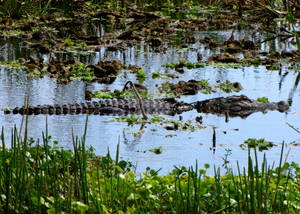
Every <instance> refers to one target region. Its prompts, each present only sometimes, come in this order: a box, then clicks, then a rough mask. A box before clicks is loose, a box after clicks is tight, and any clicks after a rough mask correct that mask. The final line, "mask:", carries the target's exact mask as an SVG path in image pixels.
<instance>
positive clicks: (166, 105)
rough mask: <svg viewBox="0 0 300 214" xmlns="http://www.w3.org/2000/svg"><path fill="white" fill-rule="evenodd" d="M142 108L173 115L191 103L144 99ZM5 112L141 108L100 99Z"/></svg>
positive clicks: (95, 111)
mask: <svg viewBox="0 0 300 214" xmlns="http://www.w3.org/2000/svg"><path fill="white" fill-rule="evenodd" d="M143 105H144V110H145V113H147V114H166V115H175V114H180V113H182V112H183V111H190V110H192V109H193V105H191V104H187V103H183V102H178V101H176V100H175V99H174V98H163V99H144V100H143ZM4 112H5V113H6V114H10V113H13V114H28V115H32V114H35V115H38V114H50V115H52V114H57V115H60V114H80V113H81V114H85V113H89V114H100V115H106V114H112V115H123V114H124V115H126V114H131V113H134V114H140V113H141V109H140V105H139V103H138V101H136V100H133V99H102V100H100V101H98V102H96V101H93V102H85V103H74V104H61V105H59V104H54V105H37V106H29V107H28V109H27V108H24V106H22V107H16V108H14V109H12V110H10V109H5V110H4Z"/></svg>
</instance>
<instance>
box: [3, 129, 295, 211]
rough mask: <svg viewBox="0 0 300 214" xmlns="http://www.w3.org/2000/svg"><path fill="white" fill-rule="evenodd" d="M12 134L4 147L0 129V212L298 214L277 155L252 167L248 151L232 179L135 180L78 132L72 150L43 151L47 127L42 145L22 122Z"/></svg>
mask: <svg viewBox="0 0 300 214" xmlns="http://www.w3.org/2000/svg"><path fill="white" fill-rule="evenodd" d="M12 131H13V134H12V136H11V148H10V149H8V148H6V143H5V140H4V139H5V138H4V129H3V128H2V135H1V136H2V147H1V150H0V213H299V212H300V168H299V166H298V164H295V163H291V164H288V163H283V162H282V159H283V158H282V153H283V151H282V153H281V157H280V163H279V166H278V167H277V168H275V167H274V166H268V165H267V162H266V159H265V158H264V159H263V163H262V165H261V166H260V167H258V164H257V159H256V152H255V158H254V160H252V159H251V157H250V155H249V156H248V168H247V169H245V168H243V169H240V167H239V165H238V164H237V169H238V170H237V174H236V175H234V174H233V172H232V170H230V169H228V168H227V174H225V175H220V172H219V169H217V168H215V176H208V175H206V170H205V169H200V170H199V169H198V166H197V163H196V167H195V168H193V167H189V168H185V167H181V168H177V167H175V168H174V170H173V171H172V172H171V173H169V174H167V175H165V176H159V175H158V174H157V172H155V171H154V170H150V169H149V170H147V171H146V172H145V173H143V175H142V176H141V177H137V176H136V175H135V174H134V173H133V170H134V167H133V166H132V165H131V164H130V163H129V162H125V161H119V160H118V159H119V155H118V153H119V151H118V150H119V149H118V148H117V154H116V157H115V160H112V158H111V156H110V155H109V153H108V154H107V155H106V156H104V157H100V156H96V155H95V154H94V153H93V151H92V150H91V149H89V150H87V149H86V146H85V135H86V129H85V132H84V135H83V137H82V138H78V137H75V136H74V134H73V147H74V150H73V151H71V150H65V149H62V148H60V147H58V146H57V143H55V142H54V143H51V146H50V141H51V137H49V136H48V132H47V128H46V132H45V133H43V139H42V142H40V141H39V140H36V141H33V140H29V139H28V138H27V125H25V132H24V137H21V135H20V133H21V132H18V130H17V129H16V128H15V129H14V130H12ZM33 143H35V145H34V146H30V145H31V144H33ZM282 148H283V147H282ZM249 154H250V153H249ZM254 164H255V165H254ZM208 167H209V166H208V165H206V168H208Z"/></svg>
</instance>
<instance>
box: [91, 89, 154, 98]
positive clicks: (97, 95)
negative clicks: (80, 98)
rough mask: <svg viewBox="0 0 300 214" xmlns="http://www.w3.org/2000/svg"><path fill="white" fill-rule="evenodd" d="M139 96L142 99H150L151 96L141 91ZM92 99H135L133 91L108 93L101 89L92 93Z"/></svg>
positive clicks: (106, 90)
mask: <svg viewBox="0 0 300 214" xmlns="http://www.w3.org/2000/svg"><path fill="white" fill-rule="evenodd" d="M139 94H140V95H141V96H142V98H152V97H153V96H154V95H153V94H148V93H147V91H145V90H142V91H140V92H139ZM92 97H94V98H98V99H128V98H133V99H134V98H136V94H135V92H134V91H128V90H125V91H120V90H114V91H113V92H112V91H109V90H108V89H103V90H100V91H96V92H94V93H92Z"/></svg>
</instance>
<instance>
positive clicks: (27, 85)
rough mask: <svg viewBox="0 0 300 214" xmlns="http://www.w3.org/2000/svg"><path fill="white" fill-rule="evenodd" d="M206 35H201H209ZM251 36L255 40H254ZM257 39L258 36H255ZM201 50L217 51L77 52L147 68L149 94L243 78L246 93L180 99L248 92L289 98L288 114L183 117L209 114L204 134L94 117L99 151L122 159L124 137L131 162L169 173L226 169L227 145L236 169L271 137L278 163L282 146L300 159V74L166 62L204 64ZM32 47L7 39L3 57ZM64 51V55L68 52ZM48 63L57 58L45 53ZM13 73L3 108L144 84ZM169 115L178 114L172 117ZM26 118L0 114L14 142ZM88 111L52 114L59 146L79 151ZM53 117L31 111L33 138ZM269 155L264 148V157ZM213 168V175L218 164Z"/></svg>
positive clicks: (0, 86)
mask: <svg viewBox="0 0 300 214" xmlns="http://www.w3.org/2000/svg"><path fill="white" fill-rule="evenodd" d="M209 33H210V34H215V35H218V38H219V39H220V40H227V39H228V38H229V37H230V36H231V31H230V32H229V31H221V32H209ZM250 35H253V33H249V32H237V33H236V35H235V38H236V39H242V38H245V37H247V36H249V37H250ZM201 36H204V35H198V37H201ZM248 39H250V38H248ZM252 39H253V38H252ZM261 49H262V50H269V49H276V50H283V49H286V50H290V49H295V47H293V46H291V45H288V44H282V43H279V42H276V41H273V42H272V43H268V44H265V45H262V46H261ZM197 52H200V53H201V54H202V55H203V57H204V58H207V57H208V56H210V55H212V54H213V53H215V52H211V51H210V50H208V49H205V48H204V47H202V46H201V45H200V44H198V43H196V44H193V45H191V46H189V47H188V48H184V49H179V48H174V47H173V48H171V47H169V48H168V50H167V51H166V53H152V52H151V49H150V48H149V47H148V46H146V45H144V44H143V43H141V44H138V45H136V46H133V47H131V48H129V49H127V50H125V51H122V52H120V51H117V52H110V51H106V49H105V48H103V49H101V50H100V51H98V52H95V53H92V54H88V55H86V56H75V58H77V59H80V60H81V61H82V62H86V63H90V64H95V63H97V62H98V61H99V60H102V59H105V60H112V59H120V60H121V62H122V63H124V64H126V65H129V64H132V65H138V66H142V68H143V70H144V71H145V73H146V80H145V82H144V83H143V84H144V85H145V86H146V87H147V88H148V91H149V92H152V93H155V92H158V86H160V85H161V84H162V83H164V82H172V83H177V82H178V81H179V80H185V81H187V80H190V79H195V80H202V79H206V80H208V81H209V83H211V84H215V83H216V81H221V82H224V81H226V80H230V81H231V82H240V83H241V85H242V86H243V90H242V91H241V92H239V93H235V92H232V93H225V92H223V91H221V90H218V89H217V92H216V93H212V94H203V93H200V92H199V93H198V94H196V95H194V96H182V97H181V98H180V99H181V100H183V101H186V102H193V101H197V100H204V99H208V98H214V97H220V96H230V95H239V94H245V95H247V96H248V97H249V98H251V99H256V98H258V97H262V96H265V97H267V98H268V99H269V101H280V100H285V101H287V100H289V102H290V104H291V106H290V109H289V111H288V112H286V113H280V112H277V111H269V112H267V113H261V112H258V113H254V114H251V115H250V116H249V117H247V118H244V119H243V118H237V117H235V118H229V121H228V122H226V121H225V117H224V116H218V115H212V114H199V113H197V112H196V111H191V112H186V113H183V114H181V116H182V118H183V119H182V120H184V121H188V120H190V121H192V123H193V124H196V122H195V117H196V116H200V115H202V117H203V128H201V129H198V130H196V131H193V132H192V131H172V130H166V129H164V128H163V127H162V126H160V125H159V124H146V126H145V127H144V131H143V132H142V133H141V134H140V135H135V134H134V133H136V132H138V131H139V129H140V126H141V125H133V126H129V125H128V124H127V123H125V122H115V121H112V120H113V119H114V118H116V116H99V115H90V116H89V118H88V131H87V145H89V146H92V147H93V148H94V149H95V152H96V154H99V155H104V154H106V153H107V149H108V147H109V150H110V153H111V154H112V156H114V154H115V152H116V148H117V144H118V142H120V158H121V159H123V160H126V161H131V162H132V163H134V164H136V165H137V170H138V172H142V171H144V170H145V168H146V167H147V166H149V167H151V168H152V169H156V170H158V169H160V168H162V170H161V173H167V172H170V171H171V169H172V168H173V166H174V165H176V166H190V165H194V164H195V160H197V161H198V165H199V166H200V167H201V168H202V167H203V165H204V164H205V163H209V164H210V165H211V166H212V165H213V164H215V165H216V166H222V164H223V162H224V161H223V158H224V157H225V154H226V149H231V152H232V154H231V155H230V156H229V157H228V160H229V161H230V164H232V165H233V166H235V164H236V161H239V164H240V166H246V164H247V150H245V149H242V148H241V147H240V145H241V144H242V143H243V142H244V141H245V140H247V139H248V138H264V139H265V140H268V141H271V142H273V143H275V144H276V146H274V147H272V148H270V149H269V150H267V151H265V153H266V157H267V159H268V162H269V163H271V162H273V161H275V162H277V163H278V160H279V157H280V149H281V143H282V142H285V143H286V147H285V153H286V152H287V151H288V150H289V149H290V153H289V156H288V161H294V162H296V163H299V162H300V156H299V154H300V146H299V144H300V136H299V134H298V133H297V132H295V131H294V130H292V129H291V128H290V127H289V126H288V125H287V123H289V124H292V125H294V126H295V127H296V128H300V123H299V121H300V86H299V84H298V83H297V78H298V81H299V71H295V70H289V69H288V66H283V67H282V69H281V70H280V71H275V70H267V69H266V68H265V66H258V67H254V66H249V67H241V68H238V69H234V68H224V67H223V68H218V67H214V66H206V67H204V68H199V69H190V70H188V69H185V72H184V74H179V73H176V71H174V70H168V69H166V68H165V67H163V66H162V65H164V64H166V63H170V62H177V61H179V60H186V61H189V62H196V61H197ZM30 54H33V55H34V54H35V53H30V52H29V51H28V50H26V49H24V48H22V46H20V44H19V43H15V42H14V43H11V42H9V41H2V42H1V46H0V60H1V61H8V60H16V59H17V58H19V57H21V56H24V55H30ZM56 54H57V55H61V56H63V54H61V53H56ZM44 58H45V60H47V59H48V58H49V55H44ZM153 72H160V73H170V74H175V75H176V76H178V78H174V79H164V78H159V79H152V78H151V74H152V73H153ZM11 73H12V70H11V69H8V68H4V67H2V68H1V71H0V108H1V109H3V108H5V107H15V106H22V105H23V103H24V97H25V96H29V98H30V104H31V105H38V104H54V103H58V104H62V103H72V102H84V91H85V90H86V89H89V90H91V91H96V90H100V89H103V88H108V89H110V90H114V89H120V90H121V89H122V87H123V85H124V84H125V82H126V81H127V80H132V81H134V82H136V77H135V75H134V74H131V73H127V72H125V71H124V72H122V73H121V74H120V76H119V77H118V78H117V79H116V80H115V81H114V82H113V83H112V84H110V85H105V84H97V83H83V82H81V81H73V82H70V83H68V84H59V83H57V81H56V80H55V79H51V78H49V77H47V76H46V77H44V78H42V79H32V78H28V77H27V76H26V74H25V72H23V71H18V72H17V74H16V75H12V74H11ZM164 117H166V118H169V119H178V118H179V115H176V116H174V117H172V116H164ZM21 119H22V117H21V116H20V115H5V114H4V113H3V111H1V113H0V125H1V126H3V127H5V134H6V141H7V142H9V140H10V133H11V128H12V127H13V126H14V125H15V124H16V126H17V127H19V126H20V124H21ZM85 120H86V115H82V114H81V115H52V116H48V121H49V124H48V126H49V134H50V135H51V136H52V140H57V141H58V142H59V145H61V146H63V147H65V148H72V135H71V134H72V129H74V132H75V134H76V135H78V136H81V135H82V134H83V131H84V123H85ZM45 123H46V116H45V115H31V116H29V136H30V137H33V138H34V139H36V138H40V139H41V138H42V137H41V136H42V135H41V134H42V131H44V130H45ZM213 127H216V129H215V130H216V148H215V150H213V149H212V138H213ZM297 145H298V146H297ZM158 147H161V148H162V153H161V154H158V155H157V154H154V153H153V152H145V153H144V152H140V151H147V150H149V149H153V148H158ZM263 153H264V152H259V158H260V159H261V158H262V156H263ZM210 172H213V169H212V167H211V169H210Z"/></svg>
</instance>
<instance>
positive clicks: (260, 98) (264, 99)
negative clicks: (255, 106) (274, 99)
mask: <svg viewBox="0 0 300 214" xmlns="http://www.w3.org/2000/svg"><path fill="white" fill-rule="evenodd" d="M256 101H257V102H260V103H269V100H268V98H266V97H259V98H257V99H256Z"/></svg>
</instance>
